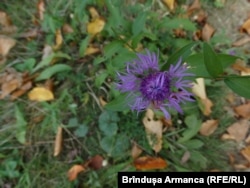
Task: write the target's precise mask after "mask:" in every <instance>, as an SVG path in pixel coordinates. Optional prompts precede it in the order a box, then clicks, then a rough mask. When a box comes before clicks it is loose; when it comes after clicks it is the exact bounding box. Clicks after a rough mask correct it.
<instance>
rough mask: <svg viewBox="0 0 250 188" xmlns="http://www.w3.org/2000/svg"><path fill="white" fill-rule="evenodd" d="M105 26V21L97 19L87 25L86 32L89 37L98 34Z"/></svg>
mask: <svg viewBox="0 0 250 188" xmlns="http://www.w3.org/2000/svg"><path fill="white" fill-rule="evenodd" d="M104 26H105V21H104V20H103V19H102V18H97V19H95V20H94V21H92V22H90V23H88V25H87V32H88V33H89V34H91V35H96V34H98V33H100V32H101V31H102V30H103V28H104Z"/></svg>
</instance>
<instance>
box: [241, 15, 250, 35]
mask: <svg viewBox="0 0 250 188" xmlns="http://www.w3.org/2000/svg"><path fill="white" fill-rule="evenodd" d="M240 32H242V33H243V32H245V33H247V34H249V35H250V18H249V19H247V20H246V21H245V22H244V23H243V25H242V26H241V27H240Z"/></svg>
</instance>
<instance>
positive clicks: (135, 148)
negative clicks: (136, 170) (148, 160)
mask: <svg viewBox="0 0 250 188" xmlns="http://www.w3.org/2000/svg"><path fill="white" fill-rule="evenodd" d="M141 153H142V149H141V148H140V147H139V146H138V144H137V143H136V142H133V146H132V149H131V156H132V158H133V159H136V158H138V157H139V156H140V155H141Z"/></svg>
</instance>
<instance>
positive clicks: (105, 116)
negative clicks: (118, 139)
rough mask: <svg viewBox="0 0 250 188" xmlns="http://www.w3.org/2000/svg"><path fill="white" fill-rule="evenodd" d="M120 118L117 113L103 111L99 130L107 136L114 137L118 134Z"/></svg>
mask: <svg viewBox="0 0 250 188" xmlns="http://www.w3.org/2000/svg"><path fill="white" fill-rule="evenodd" d="M118 121H119V117H118V115H117V113H116V112H112V111H106V110H105V111H103V112H102V114H101V115H100V117H99V128H100V130H101V131H102V132H103V133H104V134H105V135H106V136H114V135H115V134H116V133H117V130H118V126H117V122H118Z"/></svg>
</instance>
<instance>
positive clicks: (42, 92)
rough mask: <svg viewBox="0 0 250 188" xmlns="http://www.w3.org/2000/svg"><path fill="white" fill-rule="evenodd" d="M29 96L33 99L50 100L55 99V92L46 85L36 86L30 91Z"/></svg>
mask: <svg viewBox="0 0 250 188" xmlns="http://www.w3.org/2000/svg"><path fill="white" fill-rule="evenodd" d="M28 97H29V99H30V100H32V101H50V100H53V99H54V95H53V93H52V92H51V91H50V90H49V89H47V88H45V87H35V88H33V89H32V90H31V91H30V92H29V93H28Z"/></svg>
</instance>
